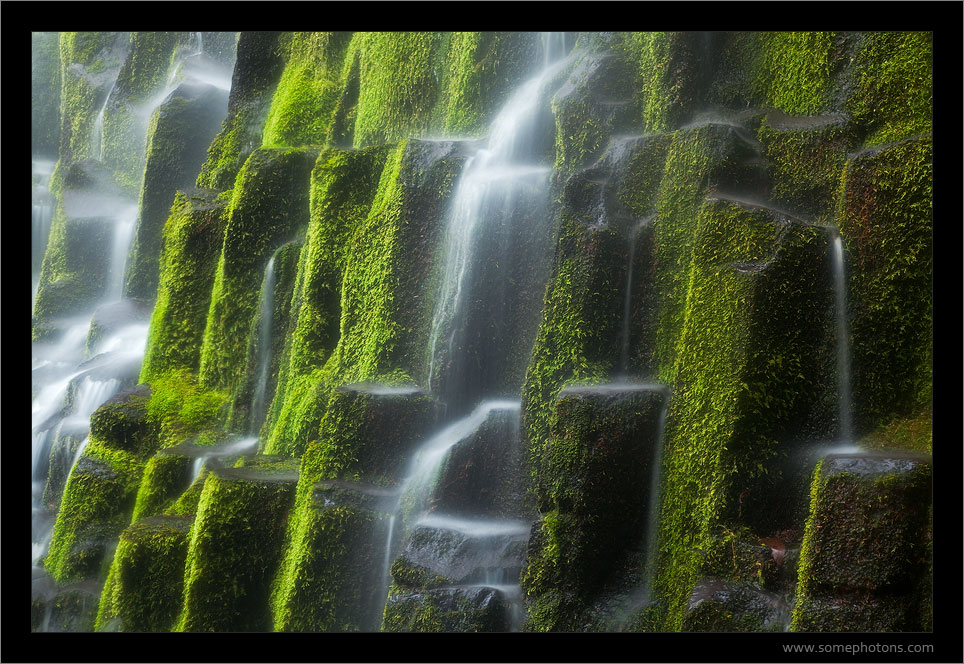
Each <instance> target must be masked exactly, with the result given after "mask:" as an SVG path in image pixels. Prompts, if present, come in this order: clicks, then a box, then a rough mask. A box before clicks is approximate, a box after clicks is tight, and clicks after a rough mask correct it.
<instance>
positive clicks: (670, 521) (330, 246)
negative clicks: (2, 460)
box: [8, 5, 954, 660]
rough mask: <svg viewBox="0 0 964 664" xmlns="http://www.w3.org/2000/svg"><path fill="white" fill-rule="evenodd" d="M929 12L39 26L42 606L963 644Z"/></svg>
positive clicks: (35, 107)
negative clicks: (479, 25)
mask: <svg viewBox="0 0 964 664" xmlns="http://www.w3.org/2000/svg"><path fill="white" fill-rule="evenodd" d="M560 8H561V9H562V11H566V9H567V6H566V5H560ZM949 24H950V22H949ZM911 28H913V26H911ZM936 34H937V33H935V32H927V31H919V32H915V31H913V30H912V29H911V30H909V31H894V32H887V31H875V32H854V31H835V32H822V31H821V32H816V31H803V32H768V31H745V32H744V31H714V32H688V31H682V32H620V31H616V32H588V31H585V32H545V33H543V32H428V31H415V32H349V31H335V32H274V31H272V32H269V31H244V32H240V33H234V32H188V31H182V32H139V31H135V32H59V33H33V35H32V40H31V47H32V61H31V82H32V96H31V109H32V127H31V128H32V140H31V148H32V155H31V156H32V160H31V162H32V187H31V203H32V209H31V212H32V224H31V249H30V254H31V289H32V293H31V295H32V319H31V323H30V325H31V340H32V347H31V356H32V357H31V360H32V361H31V400H32V404H31V511H32V520H31V530H32V537H31V539H32V573H31V630H32V631H35V632H52V631H102V632H108V631H118V632H120V631H123V632H171V631H181V632H201V631H219V632H234V633H237V632H268V631H277V632H381V631H384V632H546V631H555V632H703V633H705V632H731V633H732V632H739V633H748V632H791V633H794V632H796V633H802V632H813V631H832V632H847V631H851V632H852V631H863V632H892V631H899V632H907V633H908V634H905V636H907V639H908V641H907V643H911V642H915V643H916V641H914V639H915V638H916V639H919V640H920V639H926V638H929V637H930V636H932V635H934V634H933V633H932V632H931V630H933V629H934V625H935V624H936V625H938V626H940V625H941V624H945V623H947V616H941V618H940V619H939V620H937V621H936V622H935V619H934V618H935V616H934V613H935V611H934V607H935V606H937V605H938V603H937V602H935V601H934V598H935V594H940V593H941V592H943V591H944V587H945V586H946V585H947V584H942V583H937V584H936V587H937V590H936V591H935V589H934V587H935V584H934V583H933V581H932V576H934V574H933V572H935V570H934V567H933V562H932V561H933V540H934V539H937V540H938V541H940V537H941V536H943V534H944V531H943V528H942V527H935V526H939V523H938V522H936V521H935V520H934V518H933V512H934V511H935V510H934V509H933V506H932V503H933V497H932V495H931V490H932V488H933V487H934V486H937V485H938V484H939V483H938V482H937V481H935V480H932V467H933V462H932V453H933V444H932V439H933V434H932V420H933V403H934V400H933V388H932V382H933V378H932V376H933V368H932V365H933V362H932V358H933V340H932V332H933V323H932V298H933V292H932V286H933V283H934V280H933V274H932V264H933V256H932V254H933V252H934V249H935V246H934V243H933V239H932V227H933V222H932V216H933V212H932V203H933V202H932V181H933V163H932V161H933V160H932V155H933V137H932V127H933V113H932V110H933V108H932V107H933V89H932V88H933V72H934V71H935V70H934V69H933V67H932V65H933V42H934V37H935V35H936ZM11 283H13V282H11ZM10 458H14V457H10ZM934 458H935V459H937V460H940V459H941V458H942V456H941V455H940V454H938V455H937V457H934ZM11 468H12V466H11ZM940 468H941V466H940V465H938V467H937V469H936V470H938V471H939V470H940ZM8 470H9V468H8ZM939 511H942V510H939ZM939 569H940V566H939V567H938V570H939ZM934 578H935V579H936V580H938V581H940V572H939V571H937V575H936V576H935V577H934ZM942 621H943V622H942ZM910 632H917V633H918V634H917V635H916V636H915V635H911V634H909V633H910ZM700 636H703V635H702V634H701V635H700ZM771 636H772V635H771ZM654 638H655V637H654ZM707 638H708V637H707ZM748 638H753V637H748ZM761 638H762V637H761ZM692 641H693V643H694V644H697V638H696V637H695V636H694V637H693V638H692ZM922 642H923V641H922ZM767 643H769V641H768V642H767ZM688 646H689V641H687V643H686V647H684V648H681V649H677V650H678V651H679V652H681V653H685V654H687V655H689V654H692V656H693V657H694V658H698V657H697V656H696V654H695V652H694V651H692V650H690V649H689V648H688ZM694 647H695V646H694ZM766 647H768V646H764V647H763V648H755V647H754V648H748V649H741V650H739V651H736V652H739V653H741V656H744V658H748V659H752V658H753V657H755V656H756V655H757V654H758V653H759V654H760V656H761V657H763V658H765V659H768V660H770V659H774V656H773V655H772V652H770V651H767V650H765V648H766ZM674 652H676V651H674ZM751 653H752V654H751ZM768 654H769V656H768ZM940 654H943V655H946V654H947V653H940ZM953 655H954V653H950V655H947V658H948V659H953ZM711 658H712V657H711ZM776 658H779V656H776Z"/></svg>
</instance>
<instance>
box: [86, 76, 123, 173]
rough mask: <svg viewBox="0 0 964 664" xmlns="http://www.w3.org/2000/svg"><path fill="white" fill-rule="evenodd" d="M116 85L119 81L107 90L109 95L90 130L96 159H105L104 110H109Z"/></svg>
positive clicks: (91, 148)
mask: <svg viewBox="0 0 964 664" xmlns="http://www.w3.org/2000/svg"><path fill="white" fill-rule="evenodd" d="M116 86H117V81H114V84H113V85H111V86H110V90H109V91H108V92H107V96H106V97H104V103H103V105H102V106H101V107H100V111H99V112H98V113H97V117H95V118H94V126H93V128H92V129H91V131H90V156H91V157H92V158H94V159H99V160H103V159H104V112H105V111H106V110H107V102H108V101H110V96H111V95H112V94H114V88H115V87H116Z"/></svg>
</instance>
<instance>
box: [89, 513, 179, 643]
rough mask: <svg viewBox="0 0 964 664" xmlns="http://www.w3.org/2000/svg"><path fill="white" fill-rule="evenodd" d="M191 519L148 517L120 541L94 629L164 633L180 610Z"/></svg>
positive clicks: (122, 536) (122, 535)
mask: <svg viewBox="0 0 964 664" xmlns="http://www.w3.org/2000/svg"><path fill="white" fill-rule="evenodd" d="M191 522H192V519H191V518H190V517H152V518H149V519H144V520H140V521H136V522H135V523H133V524H131V525H130V526H129V527H127V528H126V529H125V530H124V532H122V533H121V535H120V541H119V543H118V545H117V550H116V552H115V553H114V562H113V564H112V565H111V569H110V572H109V574H108V577H107V582H106V584H105V586H104V591H103V593H102V594H101V600H100V607H99V610H98V614H97V622H96V625H95V629H97V630H98V631H104V630H109V631H113V632H168V631H170V629H171V627H172V626H173V624H174V620H175V619H176V618H177V615H178V613H179V612H180V608H181V600H182V590H183V585H184V562H185V559H186V557H187V543H188V537H189V534H190V528H191Z"/></svg>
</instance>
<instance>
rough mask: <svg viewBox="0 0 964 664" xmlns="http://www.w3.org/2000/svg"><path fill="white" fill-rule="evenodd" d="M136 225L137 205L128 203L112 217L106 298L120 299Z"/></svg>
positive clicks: (111, 299)
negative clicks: (112, 234) (112, 240)
mask: <svg viewBox="0 0 964 664" xmlns="http://www.w3.org/2000/svg"><path fill="white" fill-rule="evenodd" d="M136 226H137V206H136V205H130V206H127V207H125V208H123V209H121V210H120V211H119V212H118V213H117V215H116V216H115V217H114V247H113V249H112V251H111V260H110V281H109V283H108V285H107V299H108V300H109V301H116V300H120V299H121V297H122V296H123V291H124V269H125V268H126V267H127V256H128V254H129V253H130V250H131V241H132V240H133V239H134V228H135V227H136Z"/></svg>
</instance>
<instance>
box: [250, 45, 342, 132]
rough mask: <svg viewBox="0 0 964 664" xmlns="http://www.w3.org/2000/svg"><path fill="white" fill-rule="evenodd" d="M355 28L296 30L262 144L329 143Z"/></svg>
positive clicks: (276, 90)
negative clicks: (330, 124)
mask: <svg viewBox="0 0 964 664" xmlns="http://www.w3.org/2000/svg"><path fill="white" fill-rule="evenodd" d="M350 40H351V33H350V32H347V33H346V32H295V33H292V35H291V36H290V38H289V40H288V44H287V52H288V57H287V63H286V65H285V69H284V73H282V74H281V80H280V81H279V82H278V86H277V88H276V89H275V92H274V98H273V100H272V102H271V110H270V111H269V112H268V117H267V119H266V120H265V125H264V136H263V139H262V145H264V146H266V147H274V146H281V145H290V146H298V145H323V144H324V143H326V142H327V136H328V130H329V119H330V118H331V116H332V113H333V111H334V108H335V105H336V103H337V101H338V98H339V93H340V91H341V87H340V85H339V83H340V80H339V79H340V76H341V70H342V61H343V59H344V57H345V52H346V50H347V48H348V43H349V41H350Z"/></svg>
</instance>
